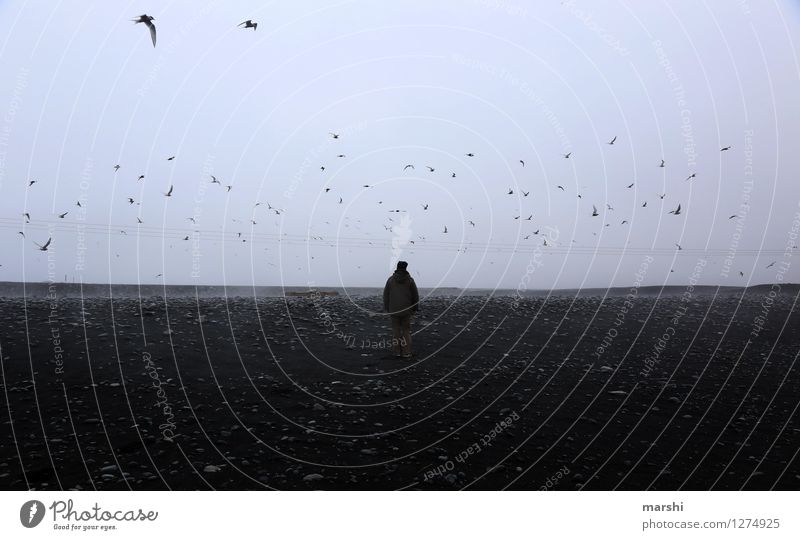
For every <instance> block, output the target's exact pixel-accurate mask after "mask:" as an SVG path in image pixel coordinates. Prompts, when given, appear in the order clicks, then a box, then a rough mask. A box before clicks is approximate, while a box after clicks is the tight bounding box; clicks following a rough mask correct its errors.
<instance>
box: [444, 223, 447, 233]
mask: <svg viewBox="0 0 800 540" xmlns="http://www.w3.org/2000/svg"><path fill="white" fill-rule="evenodd" d="M444 234H447V225H445V226H444Z"/></svg>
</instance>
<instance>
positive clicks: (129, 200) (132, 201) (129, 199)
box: [128, 197, 136, 204]
mask: <svg viewBox="0 0 800 540" xmlns="http://www.w3.org/2000/svg"><path fill="white" fill-rule="evenodd" d="M134 202H136V201H134V200H133V197H128V204H133V203H134Z"/></svg>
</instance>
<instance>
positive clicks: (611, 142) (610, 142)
mask: <svg viewBox="0 0 800 540" xmlns="http://www.w3.org/2000/svg"><path fill="white" fill-rule="evenodd" d="M616 140H617V136H616V135H614V138H613V139H611V140H610V141H608V142H607V143H606V144H614V141H616Z"/></svg>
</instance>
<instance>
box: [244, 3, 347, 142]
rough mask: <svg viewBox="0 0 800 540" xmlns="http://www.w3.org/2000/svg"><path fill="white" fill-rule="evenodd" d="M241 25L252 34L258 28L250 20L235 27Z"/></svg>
mask: <svg viewBox="0 0 800 540" xmlns="http://www.w3.org/2000/svg"><path fill="white" fill-rule="evenodd" d="M242 25H244V28H243V29H244V30H247V29H248V28H252V29H253V32H255V30H256V28H257V27H258V23H257V22H253V21H251V20H250V19H247V20H246V21H244V22H243V23H239V24H237V25H236V26H242ZM337 137H338V135H337ZM335 138H336V137H334V139H335Z"/></svg>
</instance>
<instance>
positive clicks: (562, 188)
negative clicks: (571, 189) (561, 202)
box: [556, 186, 564, 191]
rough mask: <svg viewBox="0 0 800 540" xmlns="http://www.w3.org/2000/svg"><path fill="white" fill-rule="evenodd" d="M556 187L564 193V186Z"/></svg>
mask: <svg viewBox="0 0 800 540" xmlns="http://www.w3.org/2000/svg"><path fill="white" fill-rule="evenodd" d="M556 187H557V188H558V189H560V190H561V191H564V187H563V186H556Z"/></svg>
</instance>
